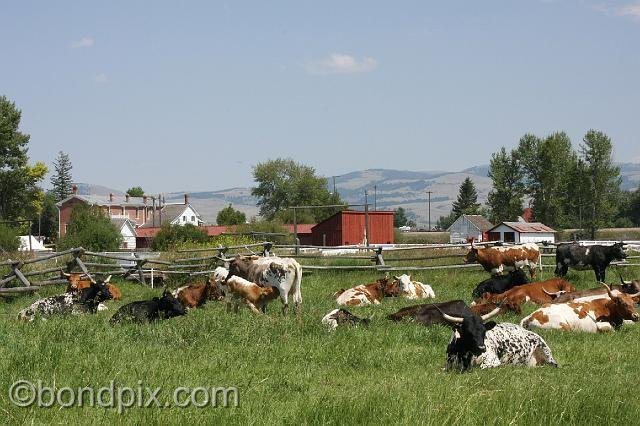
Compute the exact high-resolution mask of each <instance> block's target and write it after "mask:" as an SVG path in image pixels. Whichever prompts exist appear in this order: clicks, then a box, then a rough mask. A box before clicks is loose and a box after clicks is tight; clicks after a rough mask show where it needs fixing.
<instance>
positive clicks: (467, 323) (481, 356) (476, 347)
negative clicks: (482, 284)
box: [444, 314, 558, 371]
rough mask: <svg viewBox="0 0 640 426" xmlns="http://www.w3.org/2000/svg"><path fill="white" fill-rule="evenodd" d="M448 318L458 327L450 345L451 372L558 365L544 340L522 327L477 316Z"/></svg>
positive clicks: (446, 316)
mask: <svg viewBox="0 0 640 426" xmlns="http://www.w3.org/2000/svg"><path fill="white" fill-rule="evenodd" d="M444 317H445V319H446V320H447V321H449V322H451V323H453V324H455V325H456V326H455V328H454V331H453V335H452V336H451V341H450V342H449V345H448V346H447V364H446V369H447V370H459V371H465V370H468V369H469V368H471V367H473V366H475V365H477V366H480V368H491V367H499V366H501V365H506V364H513V365H526V366H529V367H535V366H536V365H540V364H545V363H546V364H550V365H552V366H554V367H557V366H558V363H557V362H556V360H555V359H554V358H553V355H552V354H551V349H549V345H547V343H546V342H545V341H544V339H542V337H540V336H539V335H537V334H536V333H534V332H532V331H529V330H525V329H524V328H522V327H520V326H519V325H516V324H510V323H501V324H496V323H495V322H493V321H489V322H488V323H486V324H485V323H484V322H483V320H482V318H480V317H478V316H477V315H469V316H465V317H462V318H461V317H452V316H449V315H447V314H444Z"/></svg>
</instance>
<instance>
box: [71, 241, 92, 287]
mask: <svg viewBox="0 0 640 426" xmlns="http://www.w3.org/2000/svg"><path fill="white" fill-rule="evenodd" d="M83 254H84V249H83V248H82V247H80V248H78V249H76V250H74V251H73V260H74V261H75V263H76V265H78V266H79V267H80V269H81V270H82V272H83V273H84V274H85V275H86V276H87V277H89V280H90V281H94V280H93V277H92V276H91V274H90V273H89V270H88V269H87V267H86V265H85V264H84V262H82V259H80V256H82V255H83ZM67 265H68V264H67Z"/></svg>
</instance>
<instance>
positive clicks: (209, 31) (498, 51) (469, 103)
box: [0, 0, 640, 193]
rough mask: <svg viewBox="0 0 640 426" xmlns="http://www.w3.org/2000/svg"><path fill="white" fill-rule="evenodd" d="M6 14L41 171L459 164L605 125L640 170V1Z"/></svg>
mask: <svg viewBox="0 0 640 426" xmlns="http://www.w3.org/2000/svg"><path fill="white" fill-rule="evenodd" d="M0 21H1V22H2V25H0V39H1V40H3V41H2V43H0V95H4V96H6V97H7V98H9V99H10V100H11V101H12V102H15V104H16V106H17V107H18V108H19V109H20V110H21V111H22V121H21V131H23V132H25V133H28V134H30V135H31V140H30V142H29V145H28V147H29V158H30V161H31V162H32V163H34V162H36V161H42V162H44V163H45V164H47V165H48V166H49V167H50V169H53V161H54V160H55V158H56V157H57V156H58V153H59V152H60V151H62V152H65V153H67V154H68V155H69V156H70V159H71V163H72V166H73V169H72V176H73V179H74V180H75V181H77V182H83V183H92V184H99V185H104V186H108V187H111V188H114V189H119V190H126V189H128V188H131V187H133V186H141V187H142V188H143V189H144V190H145V191H146V192H147V193H166V192H179V191H192V192H195V191H208V190H220V189H226V188H231V187H247V186H253V185H254V181H253V175H252V167H253V166H255V165H256V164H258V163H261V162H265V161H268V160H270V159H276V158H292V159H294V160H295V161H297V162H299V163H302V164H305V165H309V166H312V167H314V168H315V170H316V173H317V174H318V175H321V176H327V177H329V179H331V176H339V175H342V174H345V173H348V172H351V171H356V170H363V169H370V168H385V169H399V170H414V171H427V170H446V171H458V170H462V169H465V168H467V167H471V166H475V165H480V164H487V163H488V162H489V159H490V157H491V153H493V152H496V151H498V150H499V149H500V147H502V146H504V147H506V148H507V149H511V148H513V147H515V146H516V145H517V143H518V140H519V138H520V137H521V136H522V135H524V134H525V133H534V134H536V135H538V136H546V135H548V134H550V133H552V132H555V131H566V132H567V133H568V134H569V136H570V137H571V140H572V142H573V144H574V147H575V148H576V149H577V148H578V146H579V144H580V143H581V141H582V137H583V136H584V134H585V133H586V132H587V131H588V130H589V129H598V130H601V131H603V132H605V133H606V134H607V135H609V136H610V137H611V139H612V141H613V145H614V154H613V155H614V159H615V160H616V161H622V162H640V119H639V115H638V113H639V111H640V110H639V105H638V101H639V100H640V78H639V76H640V0H622V1H602V0H593V1H592V0H571V1H569V0H556V1H553V0H546V1H541V0H518V1H514V0H504V1H490V0H488V1H477V0H473V1H446V2H444V1H439V2H432V1H397V2H388V1H384V2H383V1H347V2H345V1H322V2H319V1H289V2H281V1H270V2H264V1H253V2H247V1H230V2H217V1H202V2H200V1H184V2H175V1H153V2H142V1H137V2H135V1H108V2H105V1H102V2H98V1H83V2H78V1H75V2H71V1H56V2H51V1H39V2H36V1H29V0H24V1H19V2H17V1H7V0H0ZM49 179H50V176H47V178H46V182H43V184H44V186H45V187H47V186H48V185H49Z"/></svg>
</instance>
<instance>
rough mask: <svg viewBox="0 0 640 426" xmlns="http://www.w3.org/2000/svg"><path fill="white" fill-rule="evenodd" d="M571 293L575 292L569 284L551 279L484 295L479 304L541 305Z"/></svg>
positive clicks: (559, 279) (560, 279)
mask: <svg viewBox="0 0 640 426" xmlns="http://www.w3.org/2000/svg"><path fill="white" fill-rule="evenodd" d="M572 291H576V288H575V287H574V286H573V285H571V283H570V282H568V281H565V280H563V279H562V278H551V279H548V280H546V281H539V282H533V283H529V284H523V285H519V286H516V287H513V288H512V289H511V290H507V291H505V292H504V293H500V294H491V293H484V294H483V295H482V298H481V299H480V300H479V302H494V303H500V302H504V303H506V304H508V305H510V306H516V305H518V306H521V305H522V304H523V303H525V302H531V303H535V304H538V305H543V304H545V303H550V302H552V301H553V300H554V299H555V298H556V297H559V296H560V295H562V294H564V293H569V292H572Z"/></svg>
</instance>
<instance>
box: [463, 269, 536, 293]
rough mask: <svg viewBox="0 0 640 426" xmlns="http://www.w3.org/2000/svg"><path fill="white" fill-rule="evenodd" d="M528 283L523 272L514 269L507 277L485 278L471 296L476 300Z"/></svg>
mask: <svg viewBox="0 0 640 426" xmlns="http://www.w3.org/2000/svg"><path fill="white" fill-rule="evenodd" d="M530 282H531V281H529V278H528V277H527V274H525V273H524V270H522V269H516V270H515V271H512V272H509V274H507V275H496V276H492V277H491V278H487V279H486V280H484V281H482V282H481V283H480V284H478V285H477V286H476V288H475V289H474V290H473V293H472V294H473V297H474V298H475V299H477V298H480V297H482V294H483V293H494V294H499V293H504V292H505V291H507V290H509V289H511V288H513V287H515V286H517V285H521V284H528V283H530Z"/></svg>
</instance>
